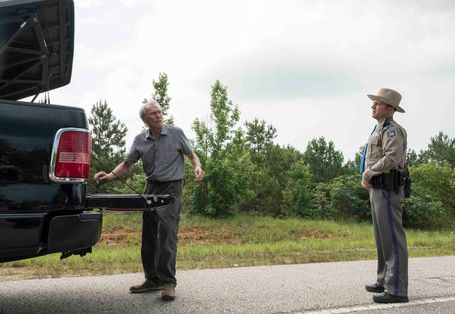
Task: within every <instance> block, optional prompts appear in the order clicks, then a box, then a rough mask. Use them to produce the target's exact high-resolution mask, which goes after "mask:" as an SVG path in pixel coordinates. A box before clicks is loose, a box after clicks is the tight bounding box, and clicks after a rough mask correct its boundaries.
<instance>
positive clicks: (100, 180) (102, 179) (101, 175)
mask: <svg viewBox="0 0 455 314" xmlns="http://www.w3.org/2000/svg"><path fill="white" fill-rule="evenodd" d="M93 178H94V179H95V181H96V184H97V185H101V184H104V183H107V182H110V181H112V180H113V179H112V178H111V174H110V173H109V174H108V173H106V172H104V171H101V172H97V173H95V175H94V176H93Z"/></svg>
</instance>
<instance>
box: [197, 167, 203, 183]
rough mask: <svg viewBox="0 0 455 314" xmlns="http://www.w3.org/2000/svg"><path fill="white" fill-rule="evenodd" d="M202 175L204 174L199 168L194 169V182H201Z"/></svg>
mask: <svg viewBox="0 0 455 314" xmlns="http://www.w3.org/2000/svg"><path fill="white" fill-rule="evenodd" d="M204 174H205V173H204V171H203V170H202V168H201V167H196V168H194V179H195V180H196V181H202V179H204Z"/></svg>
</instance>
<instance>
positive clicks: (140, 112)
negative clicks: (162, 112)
mask: <svg viewBox="0 0 455 314" xmlns="http://www.w3.org/2000/svg"><path fill="white" fill-rule="evenodd" d="M150 106H158V107H160V108H161V106H160V104H159V103H158V102H157V101H156V100H155V99H151V100H150V101H148V102H147V103H145V104H143V105H142V107H141V109H140V110H139V116H140V117H141V119H142V121H144V117H145V109H147V107H150Z"/></svg>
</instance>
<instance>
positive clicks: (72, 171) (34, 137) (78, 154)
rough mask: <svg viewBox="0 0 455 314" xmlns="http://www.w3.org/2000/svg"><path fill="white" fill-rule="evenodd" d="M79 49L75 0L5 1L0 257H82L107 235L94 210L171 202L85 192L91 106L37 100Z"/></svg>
mask: <svg viewBox="0 0 455 314" xmlns="http://www.w3.org/2000/svg"><path fill="white" fill-rule="evenodd" d="M73 47H74V4H73V1H72V0H44V1H43V0H9V1H4V0H0V262H6V261H13V260H19V259H25V258H31V257H36V256H40V255H45V254H49V253H58V252H60V253H62V257H67V256H70V255H72V254H79V255H81V256H83V255H85V254H86V253H87V252H91V248H92V246H93V245H94V244H95V243H96V242H97V241H98V239H99V237H100V232H101V225H102V212H101V211H99V210H94V209H105V208H111V209H121V210H129V209H134V210H137V209H141V210H152V209H153V208H154V207H158V206H165V205H167V204H168V203H170V202H172V199H170V198H169V197H167V196H165V195H92V196H86V183H87V181H88V180H89V179H90V178H89V173H90V166H91V154H92V151H91V135H90V132H89V130H88V124H87V119H86V115H85V112H84V111H83V110H82V109H80V108H75V107H69V106H62V105H51V104H38V103H34V102H33V101H34V100H35V99H36V97H37V96H38V95H39V94H40V93H43V92H48V91H49V90H52V89H55V88H58V87H61V86H64V85H66V84H68V83H69V82H70V79H71V71H72V62H73ZM27 97H30V98H32V97H33V99H32V100H31V102H23V101H18V100H19V99H23V98H27Z"/></svg>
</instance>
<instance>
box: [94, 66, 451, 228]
mask: <svg viewBox="0 0 455 314" xmlns="http://www.w3.org/2000/svg"><path fill="white" fill-rule="evenodd" d="M168 85H169V82H168V77H167V75H166V74H165V73H160V75H159V78H158V80H157V81H155V80H153V89H154V93H153V94H152V97H153V98H154V99H156V100H157V101H158V102H159V103H160V104H161V106H162V109H163V113H164V115H165V117H166V123H169V124H173V118H172V117H169V116H166V114H167V113H168V111H169V107H170V101H171V98H170V97H169V96H168V94H167V87H168ZM147 101H148V99H144V103H145V102H147ZM89 124H90V126H91V131H92V136H93V145H92V146H93V155H94V156H93V157H94V158H93V161H92V172H93V173H94V172H97V171H100V170H104V171H105V170H108V171H110V170H111V169H113V168H114V167H115V165H117V164H118V163H120V162H121V161H122V160H123V158H124V156H125V152H126V148H125V136H126V133H127V127H126V126H125V125H124V124H123V123H122V122H121V121H119V120H118V119H116V118H115V116H114V115H113V112H112V110H111V109H110V108H109V106H108V104H107V102H106V101H104V102H103V101H101V100H100V101H99V102H97V103H96V104H94V105H93V107H92V110H91V113H90V117H89ZM192 129H193V131H194V133H195V138H193V139H190V141H191V142H192V146H193V149H194V151H195V152H196V154H197V155H198V156H199V158H200V159H201V162H202V164H203V168H204V171H205V172H206V176H205V178H204V180H203V182H199V183H196V182H194V181H193V178H192V169H191V166H190V164H189V162H188V163H187V164H186V167H187V171H186V178H185V190H184V208H185V210H187V211H188V212H189V213H191V214H200V215H205V216H211V217H216V218H218V217H229V216H232V215H235V214H236V213H240V212H245V213H252V214H257V215H270V216H274V217H290V216H296V217H304V218H312V219H335V220H340V219H341V220H352V219H354V220H357V221H370V220H371V214H370V205H369V199H368V193H367V191H366V190H365V189H364V188H362V187H361V185H360V180H361V175H360V173H359V163H360V155H361V149H362V148H359V151H358V152H357V153H356V155H355V158H354V160H348V161H346V162H345V161H344V158H343V154H342V153H341V152H340V151H338V150H337V149H336V148H335V145H334V143H333V142H332V141H328V140H326V139H325V138H324V137H320V138H315V139H312V140H311V141H310V142H309V143H308V144H307V147H306V149H305V151H303V152H300V151H298V150H296V149H295V148H293V147H292V146H289V145H287V146H280V145H278V144H276V143H274V139H275V138H276V137H277V130H276V129H275V128H274V127H273V126H272V125H270V124H268V123H267V122H266V121H264V120H258V119H254V120H252V121H247V122H245V123H244V124H243V125H242V124H241V123H240V111H239V108H238V107H237V106H236V105H235V104H234V103H233V102H232V101H231V100H230V99H229V97H228V93H227V87H226V86H223V85H222V84H221V83H220V82H219V81H216V82H215V84H214V85H213V86H212V87H211V101H210V116H209V118H208V120H202V119H196V120H195V121H194V122H193V124H192ZM407 163H408V165H409V170H410V174H411V178H412V194H411V197H410V198H407V199H405V201H404V206H403V210H404V224H405V225H406V226H408V227H413V228H426V229H428V228H433V229H434V228H447V227H450V226H453V225H454V221H455V169H454V166H455V139H453V138H449V137H448V136H447V135H446V134H444V133H443V132H439V133H438V134H437V135H436V136H434V137H432V138H431V139H430V143H429V144H428V147H427V149H425V150H422V151H420V152H419V153H417V152H415V151H414V150H412V149H409V150H408V154H407ZM125 182H126V183H124V182H122V181H115V182H114V183H112V184H110V185H106V186H102V187H100V188H99V192H109V193H128V194H131V193H134V192H133V191H132V190H134V191H135V192H137V193H142V192H143V190H144V186H145V177H144V174H143V171H142V165H141V164H140V163H138V164H136V165H134V167H133V169H132V171H131V172H130V173H129V174H128V176H126V177H125ZM88 189H89V192H93V193H94V192H96V191H97V188H96V187H95V186H94V185H93V182H91V183H89V186H88Z"/></svg>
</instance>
